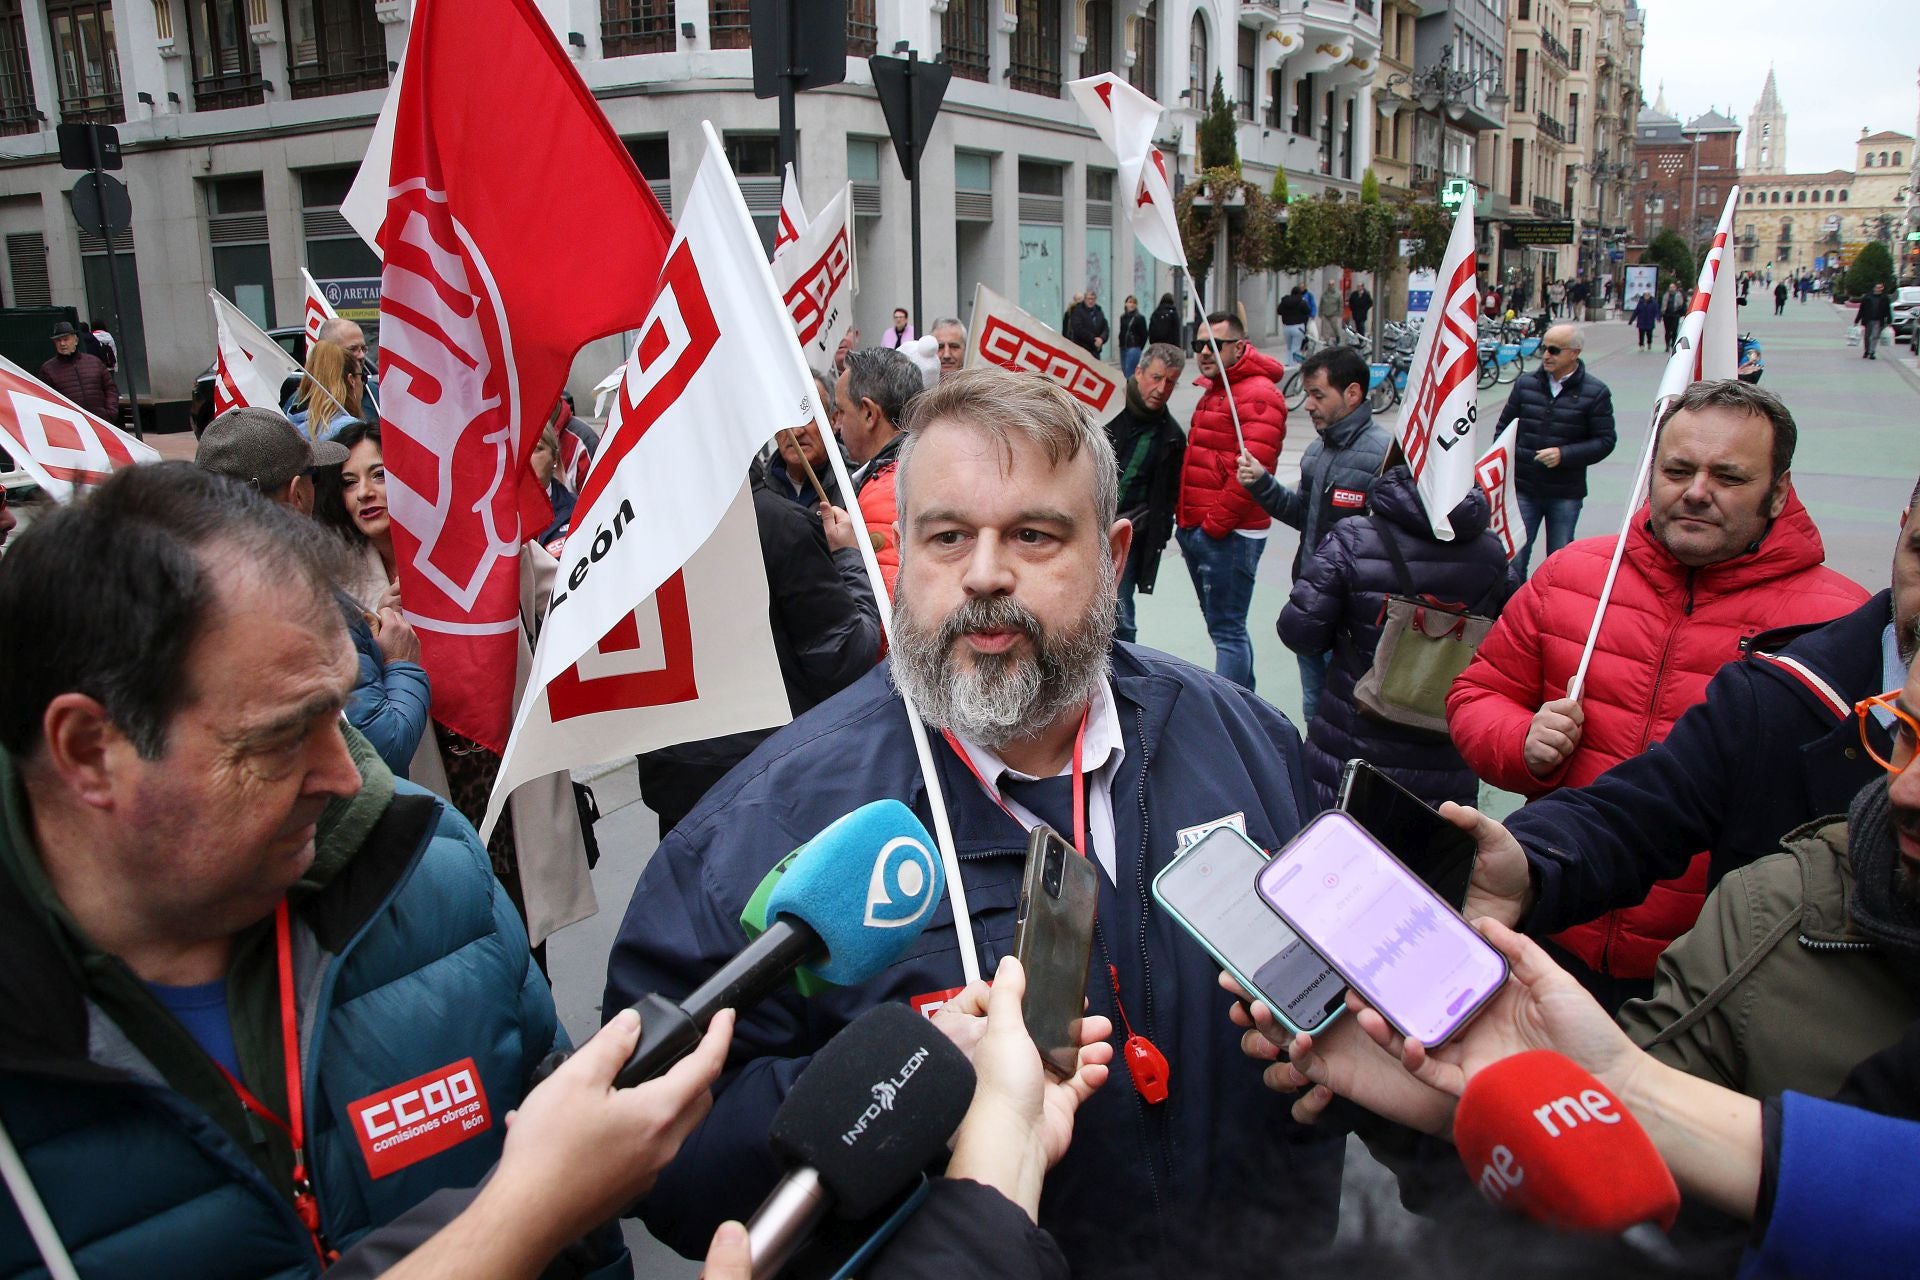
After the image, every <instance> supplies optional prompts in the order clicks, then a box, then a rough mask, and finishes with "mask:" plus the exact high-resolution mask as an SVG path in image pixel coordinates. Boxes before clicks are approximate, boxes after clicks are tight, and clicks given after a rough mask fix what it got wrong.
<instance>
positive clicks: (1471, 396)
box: [1399, 204, 1480, 542]
mask: <svg viewBox="0 0 1920 1280" xmlns="http://www.w3.org/2000/svg"><path fill="white" fill-rule="evenodd" d="M1479 318H1480V289H1479V276H1478V275H1477V273H1476V271H1475V266H1474V250H1473V206H1472V205H1471V204H1462V205H1461V206H1460V212H1459V215H1458V216H1456V217H1455V218H1454V220H1453V234H1452V235H1451V236H1450V237H1449V238H1448V240H1447V256H1446V258H1445V259H1444V260H1443V261H1442V263H1441V265H1440V277H1439V280H1438V282H1437V286H1436V288H1435V291H1434V305H1433V306H1432V307H1430V308H1428V310H1427V322H1426V324H1425V325H1424V326H1422V327H1421V330H1420V341H1419V343H1418V344H1417V345H1416V346H1415V347H1414V349H1413V364H1412V366H1411V368H1410V369H1409V370H1408V373H1407V407H1406V408H1405V409H1404V410H1403V411H1402V412H1401V414H1400V428H1399V437H1400V448H1401V450H1402V452H1404V453H1405V454H1406V455H1407V468H1408V470H1410V471H1411V472H1412V473H1413V478H1414V483H1415V487H1416V488H1417V489H1418V491H1419V494H1420V505H1421V506H1423V507H1425V508H1426V510H1427V523H1428V524H1429V525H1430V526H1432V528H1433V536H1434V537H1436V538H1438V539H1439V540H1440V541H1442V542H1451V541H1453V523H1452V521H1450V520H1449V519H1448V516H1449V515H1451V514H1452V512H1453V509H1454V507H1456V506H1458V505H1459V503H1460V499H1462V498H1464V497H1466V496H1467V491H1468V490H1470V489H1472V488H1473V469H1474V464H1475V462H1477V461H1478V460H1479V456H1480V451H1479V449H1478V447H1477V440H1476V438H1475V437H1476V434H1477V425H1478V422H1479V418H1480V412H1479V410H1478V408H1476V407H1475V402H1476V400H1477V398H1478V396H1479V384H1478V379H1479V374H1480V345H1479V344H1480V321H1479Z"/></svg>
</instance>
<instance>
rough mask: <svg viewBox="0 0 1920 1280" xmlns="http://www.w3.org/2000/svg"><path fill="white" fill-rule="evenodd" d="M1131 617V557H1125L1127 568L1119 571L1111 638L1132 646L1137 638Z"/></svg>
mask: <svg viewBox="0 0 1920 1280" xmlns="http://www.w3.org/2000/svg"><path fill="white" fill-rule="evenodd" d="M1139 634H1140V632H1139V630H1138V629H1137V627H1136V625H1135V621H1134V616H1133V556H1132V554H1131V553H1129V554H1128V556H1127V567H1126V568H1124V569H1122V570H1121V571H1120V610H1119V613H1118V614H1117V615H1116V616H1115V618H1114V623H1113V638H1114V639H1116V640H1125V641H1126V642H1127V643H1128V644H1132V643H1133V642H1134V640H1135V639H1136V638H1137V637H1138V636H1139Z"/></svg>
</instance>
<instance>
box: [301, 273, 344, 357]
mask: <svg viewBox="0 0 1920 1280" xmlns="http://www.w3.org/2000/svg"><path fill="white" fill-rule="evenodd" d="M300 283H301V284H302V285H304V286H305V287H306V290H307V298H306V302H305V303H304V304H303V306H302V308H301V317H302V318H301V323H302V324H303V325H304V326H305V327H306V330H307V341H308V342H318V341H319V340H320V326H321V325H323V324H325V323H326V322H327V321H329V320H332V319H334V318H336V317H335V313H334V310H333V304H332V303H331V302H328V301H327V295H326V294H324V293H321V292H320V286H319V285H317V284H315V283H314V280H313V277H312V276H311V275H310V274H308V272H307V269H306V268H305V267H302V268H300Z"/></svg>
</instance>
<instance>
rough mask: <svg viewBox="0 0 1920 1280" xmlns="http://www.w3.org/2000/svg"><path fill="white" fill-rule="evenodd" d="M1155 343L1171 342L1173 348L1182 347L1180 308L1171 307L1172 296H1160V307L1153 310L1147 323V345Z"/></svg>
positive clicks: (1164, 294) (1166, 294) (1168, 294)
mask: <svg viewBox="0 0 1920 1280" xmlns="http://www.w3.org/2000/svg"><path fill="white" fill-rule="evenodd" d="M1156 342H1171V343H1172V344H1173V345H1174V346H1176V347H1178V346H1183V345H1184V344H1183V343H1182V342H1181V341H1180V308H1178V307H1176V306H1174V305H1173V295H1172V294H1170V293H1163V294H1161V295H1160V305H1159V306H1157V307H1155V308H1154V309H1153V315H1152V317H1151V318H1150V319H1149V320H1148V321H1147V345H1148V346H1152V345H1153V344H1154V343H1156Z"/></svg>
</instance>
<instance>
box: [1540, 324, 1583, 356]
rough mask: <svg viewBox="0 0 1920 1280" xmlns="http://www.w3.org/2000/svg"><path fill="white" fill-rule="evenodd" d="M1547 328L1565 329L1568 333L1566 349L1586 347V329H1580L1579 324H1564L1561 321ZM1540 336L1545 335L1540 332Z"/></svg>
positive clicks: (1577, 349) (1573, 349)
mask: <svg viewBox="0 0 1920 1280" xmlns="http://www.w3.org/2000/svg"><path fill="white" fill-rule="evenodd" d="M1548 329H1549V331H1551V330H1553V329H1564V330H1566V332H1567V334H1568V335H1569V336H1568V338H1567V342H1566V346H1567V350H1569V351H1585V350H1586V349H1587V331H1586V330H1585V329H1582V328H1581V327H1580V326H1579V325H1577V324H1566V323H1564V322H1563V323H1560V324H1555V325H1549V326H1548ZM1541 336H1542V337H1545V336H1546V335H1545V334H1542V335H1541Z"/></svg>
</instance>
